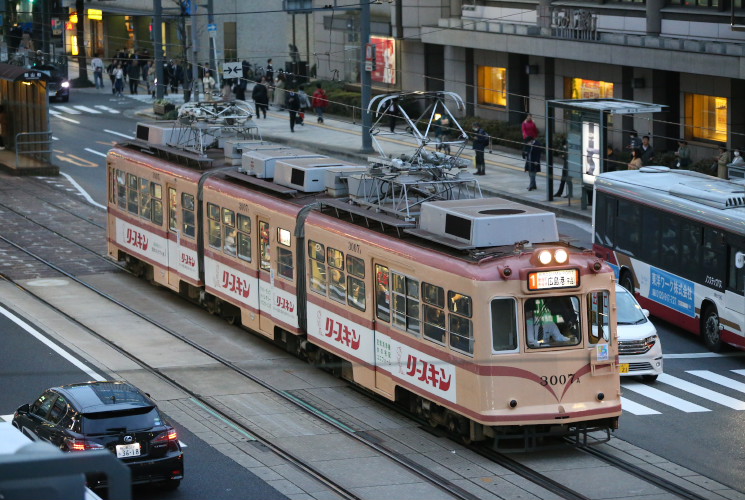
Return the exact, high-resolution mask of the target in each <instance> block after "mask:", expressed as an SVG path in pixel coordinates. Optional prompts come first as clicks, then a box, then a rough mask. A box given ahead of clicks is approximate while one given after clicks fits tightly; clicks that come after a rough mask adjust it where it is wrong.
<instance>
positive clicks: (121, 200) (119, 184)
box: [116, 170, 127, 210]
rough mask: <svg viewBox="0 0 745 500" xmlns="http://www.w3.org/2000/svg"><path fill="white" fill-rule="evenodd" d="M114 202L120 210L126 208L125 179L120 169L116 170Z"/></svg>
mask: <svg viewBox="0 0 745 500" xmlns="http://www.w3.org/2000/svg"><path fill="white" fill-rule="evenodd" d="M116 202H117V205H118V206H119V208H121V209H122V210H126V209H127V181H126V175H125V174H124V172H122V171H121V170H117V171H116Z"/></svg>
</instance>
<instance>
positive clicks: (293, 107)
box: [285, 88, 300, 132]
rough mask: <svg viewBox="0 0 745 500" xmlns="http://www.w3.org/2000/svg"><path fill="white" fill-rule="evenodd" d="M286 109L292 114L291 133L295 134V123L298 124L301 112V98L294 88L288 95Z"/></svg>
mask: <svg viewBox="0 0 745 500" xmlns="http://www.w3.org/2000/svg"><path fill="white" fill-rule="evenodd" d="M285 107H286V108H287V111H289V112H290V132H294V131H295V123H296V122H297V114H298V112H299V111H300V96H298V94H297V92H295V89H293V88H291V89H290V91H289V92H288V93H287V102H286V103H285Z"/></svg>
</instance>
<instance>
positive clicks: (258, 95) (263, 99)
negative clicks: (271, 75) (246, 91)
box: [251, 78, 269, 120]
mask: <svg viewBox="0 0 745 500" xmlns="http://www.w3.org/2000/svg"><path fill="white" fill-rule="evenodd" d="M251 99H253V100H254V104H255V105H256V117H257V118H258V117H259V116H261V115H262V114H263V115H264V119H265V120H266V110H267V109H269V91H268V90H267V88H266V78H262V79H261V80H259V81H257V82H256V85H254V88H253V90H252V91H251Z"/></svg>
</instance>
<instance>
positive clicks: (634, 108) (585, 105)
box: [549, 99, 667, 115]
mask: <svg viewBox="0 0 745 500" xmlns="http://www.w3.org/2000/svg"><path fill="white" fill-rule="evenodd" d="M549 103H550V104H554V105H558V106H559V107H562V108H573V109H584V110H587V111H605V112H608V113H611V114H614V115H633V114H637V113H658V112H660V111H662V110H663V109H664V108H667V106H665V105H662V104H652V103H648V102H639V101H627V100H625V99H555V100H553V101H549Z"/></svg>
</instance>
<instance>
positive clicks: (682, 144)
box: [675, 139, 691, 168]
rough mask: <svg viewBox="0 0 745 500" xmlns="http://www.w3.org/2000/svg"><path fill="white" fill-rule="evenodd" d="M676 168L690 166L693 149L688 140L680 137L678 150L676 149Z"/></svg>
mask: <svg viewBox="0 0 745 500" xmlns="http://www.w3.org/2000/svg"><path fill="white" fill-rule="evenodd" d="M675 158H676V160H675V168H688V165H690V164H691V150H690V148H689V147H688V142H687V141H686V140H684V139H678V150H677V151H675Z"/></svg>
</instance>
